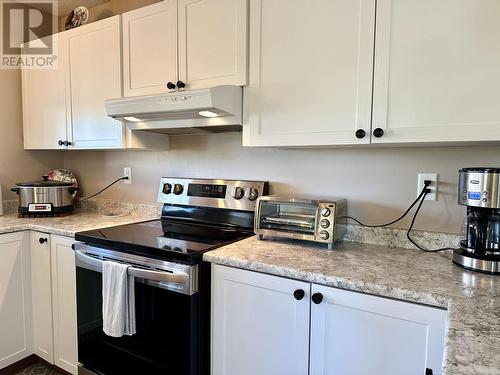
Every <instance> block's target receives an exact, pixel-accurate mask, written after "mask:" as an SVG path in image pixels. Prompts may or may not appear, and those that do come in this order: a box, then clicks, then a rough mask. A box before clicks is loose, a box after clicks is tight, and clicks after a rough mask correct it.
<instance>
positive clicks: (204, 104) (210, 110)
mask: <svg viewBox="0 0 500 375" xmlns="http://www.w3.org/2000/svg"><path fill="white" fill-rule="evenodd" d="M172 85H173V84H172ZM174 88H175V85H174ZM242 103H243V89H242V88H241V87H239V86H231V85H225V86H216V87H212V88H207V89H200V90H186V91H174V92H170V93H165V94H159V95H148V96H138V97H133V98H120V99H112V100H107V101H106V102H105V106H106V112H107V114H108V116H110V117H113V118H114V119H117V120H119V121H124V122H125V123H126V124H127V127H128V128H130V129H132V130H149V131H153V132H157V133H165V134H197V133H219V132H228V131H241V125H242V113H243V105H242Z"/></svg>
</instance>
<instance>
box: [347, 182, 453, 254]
mask: <svg viewBox="0 0 500 375" xmlns="http://www.w3.org/2000/svg"><path fill="white" fill-rule="evenodd" d="M430 185H431V181H429V180H425V181H424V188H423V189H422V191H421V192H420V194H419V195H418V197H417V199H415V200H414V201H413V203H412V204H411V206H410V207H408V209H407V210H406V211H405V212H404V213H403V215H401V216H400V217H398V218H397V219H395V220H393V221H391V222H389V223H385V224H377V225H370V224H365V223H362V222H361V221H359V220H358V219H356V218H354V217H352V216H342V218H346V219H350V220H353V221H355V222H356V223H358V224H359V225H361V226H363V227H368V228H382V227H387V226H389V225H392V224H395V223H397V222H398V221H401V220H402V219H403V218H405V217H406V215H408V213H409V212H410V211H411V209H412V208H413V207H414V206H415V205H416V204H417V203H418V206H417V209H416V210H415V213H414V214H413V218H412V220H411V224H410V227H409V228H408V230H407V232H406V237H407V238H408V240H409V241H410V242H411V243H412V244H413V245H414V246H415V247H416V248H417V249H419V250H422V251H425V252H427V253H437V252H439V251H446V250H457V249H455V248H452V247H443V248H440V249H433V250H429V249H426V248H424V247H422V246H420V245H419V244H418V243H417V242H416V241H415V240H414V239H413V238H411V236H410V233H411V231H412V230H413V226H414V225H415V220H416V219H417V215H418V213H419V212H420V208H421V207H422V204H423V203H424V200H425V197H426V196H427V194H429V193H430V189H429V186H430Z"/></svg>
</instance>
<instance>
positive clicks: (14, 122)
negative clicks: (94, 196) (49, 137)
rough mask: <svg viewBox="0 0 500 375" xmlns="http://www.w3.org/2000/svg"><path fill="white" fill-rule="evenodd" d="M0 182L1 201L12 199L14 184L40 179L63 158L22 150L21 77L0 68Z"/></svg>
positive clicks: (18, 74)
mask: <svg viewBox="0 0 500 375" xmlns="http://www.w3.org/2000/svg"><path fill="white" fill-rule="evenodd" d="M0 114H1V119H0V128H1V133H0V134H1V136H0V183H1V184H2V193H3V199H15V197H16V196H15V194H14V193H11V192H10V191H9V189H10V188H11V187H13V186H14V184H15V183H16V182H20V181H28V180H33V179H38V180H39V179H40V177H41V176H42V175H43V174H45V173H47V172H48V171H49V170H51V169H54V168H59V167H61V166H62V164H63V161H62V160H63V155H62V153H58V152H55V151H51V152H47V151H42V152H28V151H24V150H23V136H22V105H21V74H20V72H19V71H18V70H1V69H0Z"/></svg>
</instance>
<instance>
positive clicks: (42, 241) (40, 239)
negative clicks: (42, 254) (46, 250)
mask: <svg viewBox="0 0 500 375" xmlns="http://www.w3.org/2000/svg"><path fill="white" fill-rule="evenodd" d="M48 241H49V240H48V239H47V238H44V237H40V238H39V239H38V242H40V244H42V245H43V244H44V243H45V242H48Z"/></svg>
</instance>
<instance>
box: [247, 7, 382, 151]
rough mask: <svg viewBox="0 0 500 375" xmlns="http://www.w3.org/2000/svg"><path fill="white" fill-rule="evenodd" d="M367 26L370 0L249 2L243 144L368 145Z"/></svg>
mask: <svg viewBox="0 0 500 375" xmlns="http://www.w3.org/2000/svg"><path fill="white" fill-rule="evenodd" d="M298 25H300V26H298ZM374 29H375V0H361V1H345V0H316V1H314V2H312V3H311V2H308V1H303V0H287V1H282V0H251V1H250V72H249V73H250V74H249V86H248V87H247V88H246V89H245V103H246V108H245V116H244V117H245V120H244V128H243V144H244V145H245V146H282V147H286V146H325V145H326V146H327V145H343V144H367V143H370V137H365V135H366V134H369V133H370V129H371V123H370V122H371V97H372V75H373V49H374V32H375V31H374Z"/></svg>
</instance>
